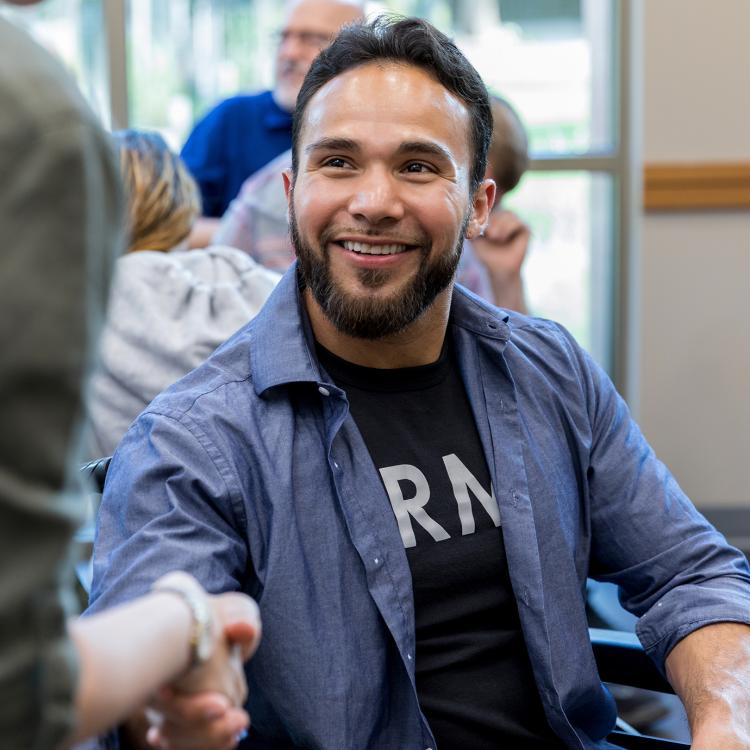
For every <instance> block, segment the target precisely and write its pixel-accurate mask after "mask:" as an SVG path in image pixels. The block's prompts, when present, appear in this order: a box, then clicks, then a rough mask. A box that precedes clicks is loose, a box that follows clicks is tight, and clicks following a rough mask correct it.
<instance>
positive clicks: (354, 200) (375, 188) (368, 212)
mask: <svg viewBox="0 0 750 750" xmlns="http://www.w3.org/2000/svg"><path fill="white" fill-rule="evenodd" d="M354 187H355V191H354V193H353V194H352V196H351V198H350V199H349V205H348V209H349V213H350V214H351V215H352V216H353V217H354V218H356V219H360V220H365V221H367V222H368V223H370V224H380V223H382V222H384V221H398V220H400V219H402V218H403V216H404V204H403V201H402V200H401V196H400V192H399V189H398V184H397V181H396V179H395V177H394V176H393V175H390V174H388V173H386V170H379V169H373V170H371V171H366V172H365V173H364V174H363V175H361V176H360V177H359V178H358V179H357V180H356V185H355V186H354Z"/></svg>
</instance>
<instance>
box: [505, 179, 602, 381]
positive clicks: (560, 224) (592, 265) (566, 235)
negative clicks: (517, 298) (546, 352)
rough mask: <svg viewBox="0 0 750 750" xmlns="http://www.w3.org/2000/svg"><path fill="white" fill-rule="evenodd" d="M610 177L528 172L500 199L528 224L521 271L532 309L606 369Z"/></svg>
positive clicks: (532, 311) (531, 310) (534, 313)
mask: <svg viewBox="0 0 750 750" xmlns="http://www.w3.org/2000/svg"><path fill="white" fill-rule="evenodd" d="M614 200H615V193H614V180H613V178H612V176H611V175H608V174H602V173H596V172H529V173H527V174H526V175H525V176H524V178H523V180H522V182H521V184H520V186H519V187H518V188H517V189H516V190H515V191H514V192H512V193H510V194H509V195H508V196H507V197H506V198H505V200H504V201H503V205H504V207H507V208H509V209H511V210H513V211H516V212H517V213H518V214H519V215H520V216H521V217H522V218H523V219H524V220H525V221H526V222H527V223H528V224H529V226H530V227H531V231H532V239H531V243H530V245H529V253H528V256H527V258H526V263H525V265H524V268H523V276H524V283H525V286H526V296H527V302H528V305H529V308H530V312H531V314H533V315H538V316H541V317H544V318H550V319H552V320H556V321H558V322H560V323H562V324H563V325H564V326H565V327H566V328H568V329H569V330H570V332H571V333H572V334H573V335H574V336H575V337H576V339H577V340H578V342H579V343H580V344H581V345H582V346H583V347H585V348H586V349H587V350H588V351H589V352H590V353H591V354H592V356H593V357H594V358H595V359H596V360H597V361H598V362H599V363H600V364H601V365H603V366H604V367H609V366H610V364H611V351H610V350H611V341H610V338H611V330H612V307H613V306H612V298H613V273H612V272H613V263H612V258H613V255H614V247H613V236H614V226H613V216H614Z"/></svg>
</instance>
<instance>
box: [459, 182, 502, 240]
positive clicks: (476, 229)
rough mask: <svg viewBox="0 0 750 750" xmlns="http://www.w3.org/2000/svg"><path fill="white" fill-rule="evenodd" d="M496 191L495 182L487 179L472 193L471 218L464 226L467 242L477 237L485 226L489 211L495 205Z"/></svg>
mask: <svg viewBox="0 0 750 750" xmlns="http://www.w3.org/2000/svg"><path fill="white" fill-rule="evenodd" d="M496 190H497V188H496V185H495V181H494V180H490V179H489V178H487V179H485V180H482V182H481V183H480V185H479V187H478V188H477V189H476V191H475V192H474V196H473V198H472V203H471V216H470V217H469V223H468V224H467V226H466V239H467V240H473V239H474V238H476V237H479V236H480V235H481V234H482V232H483V231H484V229H485V227H486V226H487V222H488V221H489V217H490V211H492V206H493V204H494V203H495V192H496Z"/></svg>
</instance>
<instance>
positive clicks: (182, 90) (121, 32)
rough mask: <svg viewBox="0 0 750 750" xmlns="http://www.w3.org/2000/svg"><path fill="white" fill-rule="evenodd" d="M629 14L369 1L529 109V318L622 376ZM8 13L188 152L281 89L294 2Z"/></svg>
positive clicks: (115, 107) (96, 92)
mask: <svg viewBox="0 0 750 750" xmlns="http://www.w3.org/2000/svg"><path fill="white" fill-rule="evenodd" d="M623 5H624V4H623V3H621V1H620V0H538V2H534V3H528V2H526V1H525V0H472V1H471V2H469V1H468V0H384V1H383V2H379V3H377V4H372V6H371V7H370V10H371V11H377V10H382V9H387V10H392V11H396V12H400V13H404V14H407V15H419V16H422V17H424V18H427V19H429V20H430V21H432V22H433V23H434V24H435V25H437V26H438V27H439V28H441V29H442V30H443V31H445V32H446V33H448V34H449V35H451V36H453V37H454V38H455V39H456V41H457V42H458V43H459V45H460V46H461V47H462V49H463V50H464V51H465V52H466V54H467V56H468V57H469V58H470V59H471V61H472V62H473V63H474V65H475V66H476V67H477V69H478V70H479V71H480V73H481V74H482V76H483V77H484V79H485V80H486V82H487V84H488V86H489V88H490V89H491V90H492V91H494V92H496V93H498V94H501V95H502V96H504V97H505V98H507V99H508V100H509V101H510V102H511V103H512V104H513V105H514V106H515V108H516V109H517V110H518V112H519V114H520V115H521V118H522V119H523V121H524V123H525V125H526V127H527V129H528V132H529V136H530V144H531V151H532V158H533V162H532V167H531V171H530V172H529V173H527V175H526V176H525V177H524V179H523V181H522V183H521V185H520V186H519V188H518V189H517V190H516V191H514V192H513V193H512V194H511V195H509V196H508V197H507V205H508V207H509V208H511V209H513V210H515V211H517V212H518V213H519V214H520V215H521V216H522V217H523V218H524V219H525V220H526V221H527V222H528V223H529V224H530V226H531V228H532V232H533V239H532V244H531V248H530V252H529V256H528V258H527V261H526V265H525V269H524V277H525V283H526V286H527V296H528V299H529V302H530V306H531V308H532V312H533V313H535V314H537V315H541V316H543V317H550V318H553V319H555V320H559V321H560V322H562V323H563V324H564V325H566V326H567V327H568V328H569V329H570V330H571V331H572V332H573V333H574V335H575V336H576V337H577V338H578V340H579V341H580V342H581V344H583V346H585V347H586V348H587V349H588V350H589V351H590V352H591V353H592V354H593V356H594V357H595V358H596V359H597V360H598V361H599V362H600V363H601V364H603V365H604V366H605V367H606V368H607V369H608V370H609V371H610V372H612V373H613V374H614V376H615V379H616V380H619V379H620V378H618V375H619V374H620V370H619V369H618V368H619V367H620V366H621V363H619V362H618V361H616V355H617V354H618V352H619V348H618V346H617V344H618V341H617V340H616V337H615V332H616V330H617V326H618V320H617V313H618V309H619V308H618V303H617V297H616V284H615V281H616V280H617V278H618V269H619V267H620V264H621V262H622V261H621V260H620V258H621V255H622V252H621V249H622V247H623V246H624V244H625V238H624V228H623V222H622V221H621V220H620V217H621V216H623V215H624V214H623V207H624V200H625V197H624V196H625V195H626V194H627V190H625V189H624V184H623V180H625V179H626V177H627V172H626V169H625V166H624V165H625V164H626V163H627V158H628V154H627V148H628V142H627V137H626V136H627V132H623V130H622V128H620V127H619V123H620V122H623V121H624V118H623V117H622V113H621V112H619V111H618V106H617V103H618V102H619V101H620V96H619V92H620V90H621V86H620V71H621V70H622V68H623V66H622V62H621V56H622V55H623V54H624V52H626V51H627V50H626V45H625V44H624V43H623V38H624V36H625V33H626V29H625V28H624V26H625V20H626V17H627V14H626V11H625V10H624V9H623V7H622V6H623ZM4 12H5V13H6V14H11V15H12V16H13V17H14V18H17V19H20V21H21V22H22V23H25V24H26V25H29V26H30V27H31V28H32V30H33V31H34V33H36V34H37V35H38V36H39V37H40V38H41V39H42V41H43V42H44V43H47V44H49V45H50V46H52V47H53V48H55V49H56V50H58V52H59V53H60V55H61V56H62V57H63V59H64V60H65V61H66V63H67V64H68V65H69V66H70V67H71V68H72V69H73V71H74V72H75V73H76V75H77V76H78V77H79V80H80V81H81V83H82V86H83V88H84V91H85V93H86V94H87V95H88V97H89V99H90V100H91V101H92V102H93V103H94V106H95V108H96V109H97V110H98V111H99V112H101V113H103V114H105V115H106V114H107V113H108V112H109V111H112V112H113V113H115V115H116V116H113V117H112V118H111V121H112V122H114V123H116V124H117V125H118V126H124V125H130V126H133V127H148V128H156V129H158V130H160V131H161V132H162V133H164V135H165V137H166V138H167V139H168V141H169V142H170V143H171V145H172V146H173V147H175V148H179V146H180V145H181V144H182V143H183V142H184V140H185V138H186V136H187V134H188V132H189V131H190V128H191V127H192V124H193V123H194V121H195V120H196V119H197V118H198V117H200V116H201V115H202V114H203V113H204V112H205V111H206V110H207V109H208V108H209V107H210V106H212V105H213V104H214V103H216V102H217V101H219V100H220V99H221V98H223V97H225V96H228V95H231V94H233V93H236V92H237V91H253V90H259V89H261V88H265V87H269V86H270V85H271V84H272V75H273V57H274V40H273V32H274V31H275V30H277V29H278V28H279V25H280V22H281V15H282V3H279V2H277V1H276V0H170V1H169V2H163V0H106V2H104V0H49V2H47V3H46V4H44V5H41V6H38V7H36V8H30V9H25V10H5V11H4ZM104 40H106V44H105V42H104ZM105 50H108V51H109V59H107V55H106V54H105ZM117 71H121V75H120V76H119V77H118V75H117ZM104 119H105V121H109V120H110V118H109V116H105V118H104Z"/></svg>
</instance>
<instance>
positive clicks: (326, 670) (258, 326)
mask: <svg viewBox="0 0 750 750" xmlns="http://www.w3.org/2000/svg"><path fill="white" fill-rule="evenodd" d="M450 326H451V327H452V334H453V337H454V341H455V346H456V350H457V357H458V362H459V367H460V370H461V375H462V378H463V381H464V384H465V386H466V391H467V394H468V398H469V401H470V403H471V406H472V410H473V413H474V418H475V420H476V424H477V429H478V431H479V435H480V439H481V441H482V445H483V448H484V452H485V456H486V459H487V465H488V467H489V471H490V474H491V476H492V484H493V487H495V488H496V497H497V501H498V505H499V508H500V515H501V520H502V528H503V537H504V540H505V548H506V551H507V558H508V566H509V570H510V577H511V581H512V584H513V590H514V592H515V596H516V600H517V603H518V609H519V614H520V619H521V625H522V628H523V633H524V637H525V640H526V644H527V646H528V651H529V655H530V659H531V664H532V668H533V671H534V676H535V678H536V682H537V685H538V687H539V692H540V695H541V698H542V702H543V705H544V709H545V712H546V715H547V718H548V720H549V723H550V725H551V726H552V728H553V729H554V731H555V732H556V733H557V734H558V735H559V737H560V738H561V740H562V743H563V744H564V745H565V746H566V747H569V748H587V749H588V748H606V747H611V746H610V745H608V743H607V742H606V740H604V739H603V738H604V737H605V736H606V735H607V733H608V732H609V730H610V729H611V728H612V726H613V724H614V718H615V712H614V705H613V702H612V700H611V697H610V696H609V694H608V692H607V691H606V690H605V688H603V687H602V685H601V683H600V681H599V678H598V675H597V671H596V666H595V663H594V659H593V656H592V652H591V649H590V646H589V640H588V630H587V623H586V615H585V609H584V591H585V582H586V577H587V576H589V575H590V576H593V577H595V578H598V579H600V580H604V581H613V582H615V583H617V584H618V585H619V586H620V587H621V591H622V600H623V603H624V604H625V606H626V607H628V609H630V610H631V611H633V612H634V613H635V614H636V615H638V616H639V617H640V620H639V622H638V635H639V637H640V639H641V641H642V643H643V645H644V647H645V648H646V649H647V651H648V652H649V653H650V654H651V656H652V657H653V658H654V659H655V661H656V663H657V664H659V665H662V664H663V661H664V659H665V657H666V655H667V654H668V653H669V651H670V649H671V648H672V647H673V646H674V645H675V643H676V642H677V641H678V640H679V639H680V638H682V637H683V636H685V635H687V634H688V633H689V632H691V631H692V630H694V629H696V628H698V627H700V626H702V625H706V624H709V623H712V622H717V621H738V622H750V585H749V583H750V571H748V568H747V565H746V563H745V560H744V558H743V556H742V555H741V554H740V553H739V552H738V551H737V550H735V549H733V548H732V547H729V546H728V545H727V543H726V541H725V540H724V538H723V537H722V536H721V535H720V534H719V533H718V532H717V531H715V530H714V529H713V528H712V527H711V526H710V525H709V524H708V523H707V522H706V521H705V520H704V519H703V517H702V516H701V515H700V514H699V513H698V512H697V511H696V510H695V509H694V507H693V506H692V505H691V504H690V502H689V501H688V499H687V498H686V497H685V495H684V494H683V493H682V491H681V490H680V488H679V487H678V485H677V483H676V482H675V480H674V479H673V477H672V476H671V475H670V473H669V472H668V470H667V469H666V467H665V466H664V465H663V464H662V463H660V462H659V461H658V460H657V459H656V457H655V456H654V454H653V451H652V450H651V448H650V447H649V446H648V444H647V443H646V441H645V440H644V438H643V436H642V435H641V433H640V431H639V430H638V428H637V426H636V425H635V423H634V422H633V421H632V420H631V418H630V416H629V413H628V410H627V408H626V406H625V404H624V402H623V401H622V399H621V398H620V397H619V396H618V395H617V393H616V392H615V390H614V388H613V386H612V384H611V382H610V381H609V379H608V378H607V376H606V375H605V374H604V373H603V371H602V370H601V369H600V368H599V367H598V366H597V365H596V364H594V363H593V362H592V361H591V359H590V358H589V357H588V356H587V355H586V353H585V352H583V351H582V350H581V348H580V347H578V346H577V345H576V343H575V342H574V341H573V339H572V338H571V337H570V335H569V334H568V333H566V332H565V331H564V330H563V329H562V328H561V327H560V326H558V325H556V324H554V323H551V322H549V321H544V320H536V319H531V318H527V317H524V316H521V315H517V314H513V313H506V312H503V311H501V310H498V309H496V308H494V307H492V306H490V305H488V304H486V303H484V302H482V301H480V300H479V299H478V298H476V297H474V296H473V295H471V294H470V293H468V292H466V291H465V290H463V289H462V288H460V287H456V289H455V291H454V295H453V302H452V308H451V317H450ZM435 406H436V408H439V407H440V405H439V404H436V405H435ZM446 428H447V429H450V426H449V425H447V426H446ZM176 568H182V569H184V570H187V571H189V572H191V573H192V574H193V575H195V576H196V577H197V578H198V580H200V581H201V582H202V583H203V585H204V586H205V587H206V588H207V589H208V590H210V591H213V592H221V591H228V590H240V591H244V592H246V593H248V594H250V595H252V596H254V597H255V598H256V599H257V601H258V603H259V605H260V609H261V614H262V617H263V630H264V637H263V642H262V644H261V646H260V648H259V650H258V652H257V654H256V655H255V657H254V658H253V659H252V660H251V661H250V662H249V664H248V667H247V677H248V682H249V688H250V698H249V700H248V710H249V712H250V714H251V716H252V720H253V731H252V733H251V737H250V738H249V739H248V740H246V742H245V745H244V746H246V747H248V748H250V747H253V748H271V747H273V748H307V749H313V748H314V749H318V750H343V749H347V750H355V749H358V748H376V749H380V748H387V749H389V748H393V749H394V750H396V749H398V750H425V749H426V748H436V744H435V741H434V738H433V736H432V734H431V731H430V728H429V726H428V725H427V722H426V721H425V718H424V716H423V715H422V714H421V712H420V708H419V704H418V701H417V693H416V689H415V682H414V660H415V635H414V605H413V597H412V588H411V577H410V572H409V566H408V563H407V559H406V554H405V551H404V548H403V544H402V541H401V537H400V535H399V531H398V527H397V524H396V520H395V518H394V515H393V512H392V510H391V506H390V503H389V500H388V497H387V495H386V493H385V490H384V488H383V485H382V483H381V481H380V477H379V475H378V473H377V471H376V469H375V467H374V465H373V463H372V461H371V459H370V457H369V455H368V453H367V450H366V448H365V445H364V443H363V440H362V437H361V436H360V434H359V432H358V430H357V428H356V426H355V424H354V421H353V420H352V418H351V417H350V415H349V412H348V407H347V401H346V397H345V395H344V393H343V392H342V391H341V390H339V389H338V388H337V387H336V386H335V385H333V384H332V383H331V382H330V379H329V378H328V377H327V376H326V374H325V373H324V372H322V371H321V368H320V366H319V364H318V362H317V360H316V357H315V353H314V346H313V342H312V334H311V331H310V326H309V321H308V320H307V317H306V314H305V312H304V308H303V305H302V304H301V300H300V295H299V292H298V289H297V283H296V277H295V269H294V267H293V268H292V269H291V270H290V272H289V273H287V274H286V275H285V277H284V278H283V279H282V281H281V282H280V284H279V286H278V287H277V288H276V290H275V291H274V293H273V294H272V296H271V297H270V299H269V300H268V302H267V303H266V305H265V307H264V308H263V310H262V311H261V313H260V314H259V315H258V317H257V318H256V319H254V320H253V321H252V322H251V323H249V324H248V325H247V326H245V327H244V328H242V329H241V330H240V331H239V332H238V333H237V334H235V335H234V336H233V337H232V338H231V339H230V340H229V341H228V342H227V343H226V344H224V345H223V346H221V347H220V348H219V349H218V350H217V351H216V353H215V354H213V355H212V356H211V358H210V359H209V360H208V361H207V362H206V363H205V364H204V365H202V366H200V367H199V368H197V369H196V370H194V371H193V372H192V373H190V374H189V375H187V376H186V377H185V378H183V379H182V380H181V381H179V382H178V383H177V384H175V385H174V386H172V387H171V388H170V389H169V390H167V391H166V392H165V393H163V394H162V395H160V396H159V397H158V398H157V399H156V400H155V401H154V402H153V403H152V404H151V405H150V406H149V407H148V408H147V409H146V411H145V412H144V413H143V414H142V415H141V416H140V417H139V418H138V420H137V421H136V422H135V423H134V425H133V426H132V427H131V429H130V431H129V432H128V434H127V435H126V436H125V438H124V440H123V442H122V443H121V445H120V447H119V448H118V450H117V453H116V454H115V457H114V460H113V462H112V466H111V469H110V473H109V478H108V481H107V487H106V491H105V494H104V499H103V503H102V506H101V510H100V513H99V519H98V529H97V538H96V545H95V561H94V588H93V594H92V601H93V606H92V609H93V610H100V609H103V608H105V607H108V606H111V605H113V604H115V603H117V602H121V601H124V600H127V599H131V598H133V597H135V596H136V595H138V594H142V593H144V592H146V591H147V590H148V588H149V586H150V584H151V583H152V582H153V581H154V580H155V579H156V578H158V577H159V576H160V575H162V574H163V573H165V572H167V571H170V570H173V569H176Z"/></svg>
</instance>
